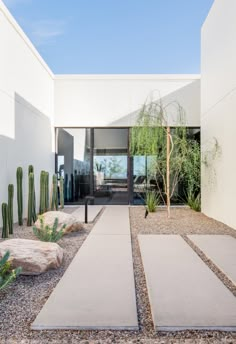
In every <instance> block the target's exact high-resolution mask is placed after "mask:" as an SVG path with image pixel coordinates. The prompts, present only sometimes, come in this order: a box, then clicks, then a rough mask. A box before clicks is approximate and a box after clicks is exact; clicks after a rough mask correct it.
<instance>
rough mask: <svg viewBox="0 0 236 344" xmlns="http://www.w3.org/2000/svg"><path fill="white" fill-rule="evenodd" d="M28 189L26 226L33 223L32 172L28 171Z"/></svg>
mask: <svg viewBox="0 0 236 344" xmlns="http://www.w3.org/2000/svg"><path fill="white" fill-rule="evenodd" d="M28 179H29V190H28V218H27V226H32V223H33V221H34V220H33V212H34V204H35V202H34V174H33V173H32V172H30V174H29V176H28Z"/></svg>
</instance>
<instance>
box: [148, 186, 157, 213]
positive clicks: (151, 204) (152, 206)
mask: <svg viewBox="0 0 236 344" xmlns="http://www.w3.org/2000/svg"><path fill="white" fill-rule="evenodd" d="M145 203H146V207H147V210H148V211H149V212H150V213H154V212H155V211H156V209H157V207H158V205H159V203H160V198H159V196H158V194H157V193H156V192H155V191H147V193H146V198H145Z"/></svg>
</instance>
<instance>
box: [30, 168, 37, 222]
mask: <svg viewBox="0 0 236 344" xmlns="http://www.w3.org/2000/svg"><path fill="white" fill-rule="evenodd" d="M31 173H33V174H34V167H33V165H29V167H28V176H29V175H30V174H31ZM36 220H37V215H36V196H35V187H34V181H33V204H32V221H33V222H35V221H36Z"/></svg>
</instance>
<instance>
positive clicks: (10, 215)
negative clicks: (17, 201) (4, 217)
mask: <svg viewBox="0 0 236 344" xmlns="http://www.w3.org/2000/svg"><path fill="white" fill-rule="evenodd" d="M13 197H14V185H13V184H9V185H8V225H9V234H13V223H14V222H13Z"/></svg>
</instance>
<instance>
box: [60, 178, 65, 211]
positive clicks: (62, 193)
mask: <svg viewBox="0 0 236 344" xmlns="http://www.w3.org/2000/svg"><path fill="white" fill-rule="evenodd" d="M60 206H61V209H63V208H64V180H63V177H61V178H60Z"/></svg>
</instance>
